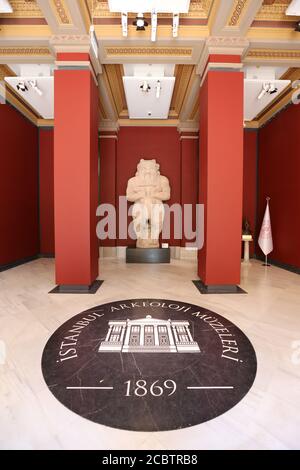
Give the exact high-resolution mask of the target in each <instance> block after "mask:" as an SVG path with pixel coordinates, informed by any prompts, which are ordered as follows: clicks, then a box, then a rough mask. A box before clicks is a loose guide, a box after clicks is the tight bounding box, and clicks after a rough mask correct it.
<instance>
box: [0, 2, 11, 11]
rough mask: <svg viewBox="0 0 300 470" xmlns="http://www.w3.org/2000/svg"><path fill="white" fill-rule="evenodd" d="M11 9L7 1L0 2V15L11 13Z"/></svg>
mask: <svg viewBox="0 0 300 470" xmlns="http://www.w3.org/2000/svg"><path fill="white" fill-rule="evenodd" d="M12 12H13V9H12V6H11V5H10V3H9V1H8V0H0V13H12Z"/></svg>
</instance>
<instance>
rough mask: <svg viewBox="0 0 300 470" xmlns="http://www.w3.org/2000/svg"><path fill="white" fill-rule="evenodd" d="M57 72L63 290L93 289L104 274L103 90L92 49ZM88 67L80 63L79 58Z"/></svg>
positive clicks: (58, 257)
mask: <svg viewBox="0 0 300 470" xmlns="http://www.w3.org/2000/svg"><path fill="white" fill-rule="evenodd" d="M57 59H58V60H59V61H63V62H64V64H65V62H66V61H68V60H70V64H71V61H74V60H75V61H76V65H72V67H65V66H64V67H61V68H59V69H58V70H57V71H55V76H54V87H55V98H54V102H55V127H54V203H55V267H56V282H57V284H58V286H59V290H60V291H79V292H81V291H90V290H89V289H90V288H91V286H92V285H93V283H94V281H95V279H96V278H97V276H98V242H97V237H96V209H97V205H98V100H99V95H98V89H97V85H96V82H95V80H94V76H93V73H92V71H91V68H90V67H89V65H87V61H88V60H89V55H88V54H75V55H74V54H58V56H57ZM79 61H82V64H84V65H82V66H80V67H78V68H76V66H77V65H78V62H79Z"/></svg>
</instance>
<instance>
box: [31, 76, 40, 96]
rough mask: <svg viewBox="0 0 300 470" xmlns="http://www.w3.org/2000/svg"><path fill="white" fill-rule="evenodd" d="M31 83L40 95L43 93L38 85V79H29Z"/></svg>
mask: <svg viewBox="0 0 300 470" xmlns="http://www.w3.org/2000/svg"><path fill="white" fill-rule="evenodd" d="M29 85H30V86H31V88H32V89H33V90H34V91H35V92H36V93H37V94H38V95H39V96H42V95H43V92H42V90H41V89H40V88H39V87H38V86H37V83H36V80H29Z"/></svg>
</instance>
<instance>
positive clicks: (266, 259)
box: [263, 196, 271, 267]
mask: <svg viewBox="0 0 300 470" xmlns="http://www.w3.org/2000/svg"><path fill="white" fill-rule="evenodd" d="M270 199H271V198H270V197H269V196H268V197H266V201H267V204H269V201H270ZM263 266H266V267H267V266H271V265H270V264H268V255H265V262H264V263H263Z"/></svg>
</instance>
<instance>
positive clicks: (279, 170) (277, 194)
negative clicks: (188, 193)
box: [258, 105, 300, 268]
mask: <svg viewBox="0 0 300 470" xmlns="http://www.w3.org/2000/svg"><path fill="white" fill-rule="evenodd" d="M299 129H300V106H299V105H297V106H296V105H291V106H290V107H289V108H287V109H285V110H284V111H282V112H281V113H280V114H278V116H277V117H275V118H274V119H273V120H272V121H271V122H270V123H269V124H267V126H266V127H264V128H262V129H261V130H260V131H259V205H258V228H259V229H260V226H261V223H262V219H263V214H264V210H265V206H266V197H267V196H269V197H270V198H271V200H270V214H271V224H272V232H273V244H274V251H273V252H272V253H270V255H269V256H270V258H271V259H274V260H276V261H278V262H280V263H284V264H289V265H292V266H295V267H298V268H299V267H300V242H299V240H300V235H299V234H300V158H299V149H300V131H299ZM258 253H259V254H262V252H261V251H260V249H259V248H258Z"/></svg>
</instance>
